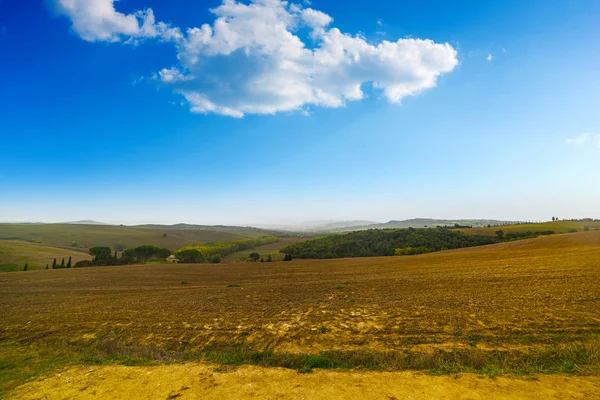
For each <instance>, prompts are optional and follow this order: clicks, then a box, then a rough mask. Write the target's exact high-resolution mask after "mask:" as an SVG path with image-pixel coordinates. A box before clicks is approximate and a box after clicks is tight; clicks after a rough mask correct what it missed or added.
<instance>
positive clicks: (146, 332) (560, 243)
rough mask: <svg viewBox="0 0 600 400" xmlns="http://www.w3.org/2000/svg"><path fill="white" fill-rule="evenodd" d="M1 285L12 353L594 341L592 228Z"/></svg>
mask: <svg viewBox="0 0 600 400" xmlns="http://www.w3.org/2000/svg"><path fill="white" fill-rule="evenodd" d="M0 296H1V300H2V301H1V302H0V315H1V316H2V330H1V331H0V342H2V343H3V346H8V347H5V348H6V349H8V348H9V347H10V349H11V352H13V353H14V352H15V351H16V350H15V349H18V348H21V347H23V348H25V347H26V348H27V349H29V350H31V349H34V348H48V347H56V346H64V348H65V349H67V350H68V352H69V354H72V353H75V354H77V352H81V353H82V354H84V353H86V352H87V351H88V350H89V349H97V350H99V351H100V350H101V351H102V352H104V354H111V353H119V354H123V352H124V351H125V350H127V349H130V350H131V349H133V350H131V351H130V353H127V354H134V355H137V356H139V355H141V356H145V357H149V358H158V359H161V358H163V357H166V356H169V357H172V358H174V359H177V357H180V356H181V357H184V356H185V355H186V354H190V353H194V352H200V351H202V350H203V349H206V348H207V346H213V347H212V348H215V346H217V345H218V346H221V345H231V344H236V345H248V346H251V347H252V348H253V349H258V350H264V349H273V350H274V351H276V352H285V353H318V352H321V351H325V350H339V351H356V350H365V351H376V352H385V351H395V350H406V349H412V350H415V351H425V352H426V351H431V350H432V349H436V348H438V349H457V348H477V349H482V350H487V349H501V350H522V349H531V348H534V349H543V348H549V347H555V346H559V345H564V344H569V343H592V344H594V343H596V344H597V343H598V340H599V338H600V232H596V231H592V232H581V233H576V234H563V235H553V236H548V237H540V238H537V239H532V240H524V241H518V242H509V243H502V244H498V245H491V246H484V247H479V248H470V249H461V250H455V251H447V252H440V253H432V254H425V255H420V256H412V257H380V258H360V259H340V260H294V261H293V262H291V263H289V262H288V263H286V262H275V263H245V264H243V263H242V264H240V263H237V264H222V265H143V266H128V267H102V268H88V269H71V270H48V271H46V270H44V271H32V272H15V273H11V274H6V275H2V276H1V277H0ZM67 350H65V351H67Z"/></svg>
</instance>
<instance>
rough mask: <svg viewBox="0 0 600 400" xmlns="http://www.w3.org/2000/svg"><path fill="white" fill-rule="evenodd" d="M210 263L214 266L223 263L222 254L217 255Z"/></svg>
mask: <svg viewBox="0 0 600 400" xmlns="http://www.w3.org/2000/svg"><path fill="white" fill-rule="evenodd" d="M210 262H211V263H213V264H218V263H220V262H221V255H220V254H215V255H214V256H212V257H211V259H210Z"/></svg>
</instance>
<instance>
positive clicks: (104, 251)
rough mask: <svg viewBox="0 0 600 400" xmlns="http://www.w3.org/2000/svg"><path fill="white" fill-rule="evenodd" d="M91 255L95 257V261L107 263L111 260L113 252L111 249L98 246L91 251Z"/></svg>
mask: <svg viewBox="0 0 600 400" xmlns="http://www.w3.org/2000/svg"><path fill="white" fill-rule="evenodd" d="M90 255H92V256H94V261H105V260H108V259H109V258H111V256H112V250H111V249H110V247H105V246H96V247H92V248H91V249H90Z"/></svg>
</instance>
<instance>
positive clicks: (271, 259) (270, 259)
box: [267, 254, 273, 262]
mask: <svg viewBox="0 0 600 400" xmlns="http://www.w3.org/2000/svg"><path fill="white" fill-rule="evenodd" d="M267 262H273V258H271V255H270V254H269V257H267Z"/></svg>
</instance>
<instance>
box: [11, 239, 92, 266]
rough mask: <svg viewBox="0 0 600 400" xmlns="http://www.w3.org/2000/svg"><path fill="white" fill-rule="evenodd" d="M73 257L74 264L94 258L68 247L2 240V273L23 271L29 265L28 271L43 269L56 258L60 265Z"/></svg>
mask: <svg viewBox="0 0 600 400" xmlns="http://www.w3.org/2000/svg"><path fill="white" fill-rule="evenodd" d="M69 257H72V263H73V264H75V263H76V262H77V261H81V260H89V259H91V258H92V257H91V256H90V255H89V254H88V253H87V252H86V251H85V250H81V249H74V248H68V247H64V248H63V247H53V246H47V245H42V244H38V243H29V242H21V241H18V240H0V271H3V272H7V271H21V270H23V267H24V266H25V263H27V264H28V270H34V269H42V268H45V267H46V264H50V265H52V260H54V259H55V258H56V260H57V262H58V263H60V262H61V260H62V259H63V258H64V259H65V262H66V260H67V259H68V258H69Z"/></svg>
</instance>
